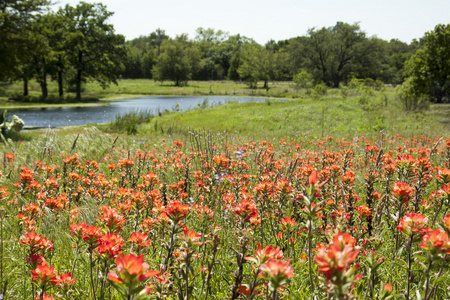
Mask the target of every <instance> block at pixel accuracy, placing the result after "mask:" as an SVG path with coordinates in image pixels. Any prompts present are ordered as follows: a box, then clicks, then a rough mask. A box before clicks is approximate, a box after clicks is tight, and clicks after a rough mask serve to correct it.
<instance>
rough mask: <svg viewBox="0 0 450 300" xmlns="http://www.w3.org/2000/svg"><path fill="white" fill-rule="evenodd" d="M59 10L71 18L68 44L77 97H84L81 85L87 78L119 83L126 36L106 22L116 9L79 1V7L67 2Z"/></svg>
mask: <svg viewBox="0 0 450 300" xmlns="http://www.w3.org/2000/svg"><path fill="white" fill-rule="evenodd" d="M59 14H61V15H63V16H65V17H66V18H67V20H68V23H67V24H66V31H67V34H66V37H65V43H66V44H65V47H66V51H67V58H68V61H69V63H70V65H71V67H73V68H74V69H75V78H74V83H75V86H76V99H78V100H79V99H81V85H82V83H83V82H86V81H87V80H88V79H93V80H96V81H97V82H99V83H100V85H101V86H102V87H104V88H105V87H106V86H108V85H109V84H110V83H114V84H117V79H118V77H119V75H120V73H121V71H122V69H123V63H122V61H123V60H124V59H125V57H126V51H125V47H124V43H125V39H124V37H123V36H122V35H120V34H115V33H114V27H113V25H111V24H109V23H107V21H108V19H109V17H111V16H112V15H113V13H112V12H109V11H107V10H106V6H104V5H102V4H100V3H97V4H89V3H86V2H80V3H79V4H78V5H77V6H76V7H72V6H70V5H66V7H65V8H64V9H61V10H60V11H59Z"/></svg>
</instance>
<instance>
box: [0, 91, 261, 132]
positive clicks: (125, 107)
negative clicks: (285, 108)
mask: <svg viewBox="0 0 450 300" xmlns="http://www.w3.org/2000/svg"><path fill="white" fill-rule="evenodd" d="M205 99H207V101H208V103H209V105H219V104H224V103H226V102H230V101H237V102H251V101H264V100H265V99H266V98H253V97H204V96H203V97H145V98H139V99H130V100H121V101H117V102H112V103H111V105H109V106H97V107H95V106H94V107H60V108H30V109H15V110H8V113H9V115H10V114H16V115H18V116H19V117H20V118H21V119H22V120H24V122H25V126H32V127H60V126H71V125H85V124H90V123H95V124H99V123H107V122H111V121H112V120H114V118H115V116H117V115H118V114H126V113H129V112H132V111H136V110H143V111H151V112H152V113H153V114H157V113H158V112H159V111H165V110H169V111H170V110H174V109H175V107H176V106H177V103H178V104H179V110H181V111H184V110H188V109H194V108H195V107H197V106H198V105H199V104H200V105H201V104H202V103H203V102H204V101H205Z"/></svg>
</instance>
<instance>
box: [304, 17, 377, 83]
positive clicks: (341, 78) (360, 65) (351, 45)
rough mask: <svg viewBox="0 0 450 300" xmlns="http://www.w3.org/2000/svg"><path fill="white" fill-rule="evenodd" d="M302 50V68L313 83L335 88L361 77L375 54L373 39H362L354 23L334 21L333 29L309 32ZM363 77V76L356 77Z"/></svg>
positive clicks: (360, 32)
mask: <svg viewBox="0 0 450 300" xmlns="http://www.w3.org/2000/svg"><path fill="white" fill-rule="evenodd" d="M308 34H309V39H308V40H307V41H306V44H305V45H304V48H303V50H304V51H305V54H304V57H305V62H304V64H305V66H306V67H307V70H308V71H309V72H310V73H312V74H313V75H314V77H315V78H316V81H323V82H325V83H326V84H327V85H329V86H334V87H338V86H339V84H340V83H341V82H346V81H347V80H349V79H350V78H351V77H353V76H358V75H359V74H360V73H362V74H364V72H365V71H364V66H366V65H368V64H370V63H373V60H372V61H371V58H372V57H373V56H374V55H375V54H376V53H377V52H378V51H379V48H378V47H377V44H376V42H374V41H373V39H368V38H366V35H365V33H364V32H362V31H361V30H360V27H359V25H358V24H353V25H350V24H347V23H343V22H337V23H336V25H335V26H333V27H329V28H325V27H323V28H322V29H319V30H317V29H315V28H313V29H310V30H309V32H308ZM359 76H364V75H359Z"/></svg>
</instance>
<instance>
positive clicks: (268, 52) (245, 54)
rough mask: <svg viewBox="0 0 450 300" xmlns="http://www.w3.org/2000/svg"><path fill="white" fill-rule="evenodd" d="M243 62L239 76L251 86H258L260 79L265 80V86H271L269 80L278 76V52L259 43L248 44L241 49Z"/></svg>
mask: <svg viewBox="0 0 450 300" xmlns="http://www.w3.org/2000/svg"><path fill="white" fill-rule="evenodd" d="M241 60H242V64H241V65H240V66H239V69H238V73H239V77H240V78H241V79H243V80H245V81H246V82H247V83H248V84H249V85H250V87H252V88H256V85H257V83H258V81H260V80H262V81H264V88H268V87H269V80H271V79H273V78H275V77H276V71H277V69H276V63H277V53H276V52H275V51H274V50H273V49H271V48H270V47H269V48H265V47H263V46H261V45H259V44H256V43H254V44H247V45H244V46H243V47H242V49H241Z"/></svg>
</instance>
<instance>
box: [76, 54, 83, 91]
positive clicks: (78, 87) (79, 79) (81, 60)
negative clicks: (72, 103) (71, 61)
mask: <svg viewBox="0 0 450 300" xmlns="http://www.w3.org/2000/svg"><path fill="white" fill-rule="evenodd" d="M82 63H83V52H82V51H79V52H78V64H79V65H78V70H77V83H76V84H77V91H76V92H77V95H76V98H75V99H76V100H81V66H82Z"/></svg>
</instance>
